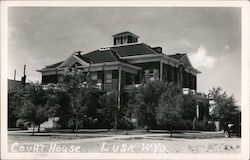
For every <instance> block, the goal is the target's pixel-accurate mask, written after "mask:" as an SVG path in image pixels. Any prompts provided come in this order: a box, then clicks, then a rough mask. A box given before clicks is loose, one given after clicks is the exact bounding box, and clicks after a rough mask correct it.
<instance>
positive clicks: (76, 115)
mask: <svg viewBox="0 0 250 160" xmlns="http://www.w3.org/2000/svg"><path fill="white" fill-rule="evenodd" d="M59 88H60V89H61V90H62V91H64V92H66V93H67V95H68V97H69V100H70V102H69V105H70V110H69V111H70V114H69V115H70V117H69V120H68V126H71V127H72V128H73V132H74V131H75V133H76V136H77V133H78V128H79V127H81V125H83V121H84V118H86V117H87V115H86V109H87V103H86V101H87V99H88V95H89V94H91V87H90V83H89V78H88V76H86V75H85V74H84V73H83V71H81V70H78V69H77V68H72V71H68V72H66V74H65V76H64V78H63V82H62V83H60V84H59Z"/></svg>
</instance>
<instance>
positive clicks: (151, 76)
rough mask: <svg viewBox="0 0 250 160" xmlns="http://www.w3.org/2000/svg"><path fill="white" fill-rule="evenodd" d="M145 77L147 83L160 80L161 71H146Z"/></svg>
mask: <svg viewBox="0 0 250 160" xmlns="http://www.w3.org/2000/svg"><path fill="white" fill-rule="evenodd" d="M144 77H145V79H146V80H147V81H156V80H159V69H146V70H145V71H144Z"/></svg>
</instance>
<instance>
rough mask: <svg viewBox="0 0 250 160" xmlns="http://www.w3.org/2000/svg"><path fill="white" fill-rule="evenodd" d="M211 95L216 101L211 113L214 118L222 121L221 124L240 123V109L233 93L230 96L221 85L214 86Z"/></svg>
mask: <svg viewBox="0 0 250 160" xmlns="http://www.w3.org/2000/svg"><path fill="white" fill-rule="evenodd" d="M209 95H210V96H211V98H212V99H213V101H214V105H213V106H212V108H211V110H212V112H211V113H210V114H211V117H212V118H213V119H214V120H218V121H220V123H221V124H228V123H239V121H240V109H239V106H237V105H236V100H235V98H234V97H233V95H231V96H228V95H227V93H226V92H225V91H223V90H222V88H221V87H217V88H213V89H212V90H210V91H209Z"/></svg>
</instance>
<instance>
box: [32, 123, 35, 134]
mask: <svg viewBox="0 0 250 160" xmlns="http://www.w3.org/2000/svg"><path fill="white" fill-rule="evenodd" d="M34 135H35V125H33V132H32V136H34Z"/></svg>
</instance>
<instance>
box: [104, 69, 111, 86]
mask: <svg viewBox="0 0 250 160" xmlns="http://www.w3.org/2000/svg"><path fill="white" fill-rule="evenodd" d="M105 83H106V84H111V83H112V71H106V72H105Z"/></svg>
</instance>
